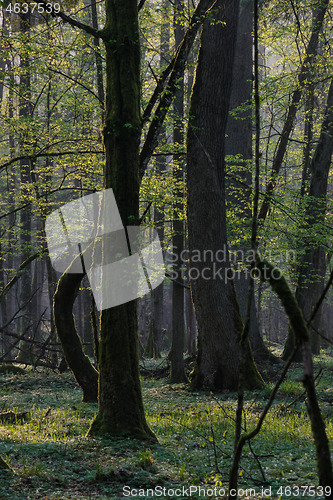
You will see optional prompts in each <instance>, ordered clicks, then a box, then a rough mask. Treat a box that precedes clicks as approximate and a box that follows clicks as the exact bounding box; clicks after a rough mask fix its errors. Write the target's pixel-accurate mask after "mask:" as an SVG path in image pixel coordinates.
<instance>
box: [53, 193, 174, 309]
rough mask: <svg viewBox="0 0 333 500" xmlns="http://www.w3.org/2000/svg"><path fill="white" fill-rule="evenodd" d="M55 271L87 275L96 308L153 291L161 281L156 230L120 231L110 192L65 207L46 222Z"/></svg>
mask: <svg viewBox="0 0 333 500" xmlns="http://www.w3.org/2000/svg"><path fill="white" fill-rule="evenodd" d="M45 231H46V239H47V245H48V249H49V254H50V258H51V262H52V265H53V267H54V268H55V269H56V270H57V271H60V272H65V271H66V272H67V273H87V276H88V279H89V282H90V285H91V289H92V292H93V295H94V298H95V302H96V306H97V309H98V310H100V311H101V310H102V309H108V308H110V307H115V306H117V305H120V304H124V303H126V302H129V301H130V300H133V299H136V298H138V297H142V296H143V295H145V294H147V293H149V292H151V291H152V290H153V289H154V288H156V287H157V286H158V285H159V284H160V283H162V281H163V280H164V275H165V267H164V262H163V254H162V248H161V244H160V240H159V236H158V234H157V231H156V230H155V229H152V228H148V227H140V226H128V227H124V226H123V224H122V221H121V218H120V214H119V211H118V207H117V203H116V200H115V197H114V194H113V191H112V189H107V190H105V191H100V192H98V193H94V194H90V195H88V196H84V197H83V198H79V199H77V200H75V201H72V202H70V203H67V204H66V205H64V206H63V207H61V208H59V209H58V210H55V211H54V212H52V213H51V214H50V215H49V216H48V217H47V219H46V223H45Z"/></svg>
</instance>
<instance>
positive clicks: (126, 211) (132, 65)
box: [89, 0, 154, 439]
mask: <svg viewBox="0 0 333 500" xmlns="http://www.w3.org/2000/svg"><path fill="white" fill-rule="evenodd" d="M105 7H106V23H105V26H104V29H103V41H104V43H105V49H106V81H107V83H106V111H105V127H104V145H105V153H106V164H105V177H104V185H105V188H112V189H113V192H114V195H115V198H116V201H117V204H118V208H119V212H120V215H121V218H122V221H123V224H124V225H125V226H126V225H130V224H133V223H134V224H135V223H136V224H137V223H138V220H139V144H140V134H141V118H140V43H139V27H138V11H137V2H136V0H128V1H127V2H124V1H123V0H106V4H105ZM100 336H101V338H100V343H99V349H100V350H99V368H100V372H99V398H98V403H99V405H98V413H97V415H96V417H95V419H94V421H93V423H92V425H91V427H90V430H89V434H90V435H105V434H107V433H108V434H117V435H126V434H127V435H131V436H136V437H139V438H144V439H147V438H150V439H152V438H153V437H154V434H153V433H152V431H151V430H150V429H149V427H148V425H147V423H146V419H145V414H144V408H143V402H142V394H141V386H140V378H139V358H138V336H137V314H136V301H131V302H127V303H125V304H122V305H119V306H117V307H113V308H111V309H105V310H103V311H102V315H101V330H100Z"/></svg>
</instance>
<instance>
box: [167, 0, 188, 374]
mask: <svg viewBox="0 0 333 500" xmlns="http://www.w3.org/2000/svg"><path fill="white" fill-rule="evenodd" d="M184 8H185V7H184V1H183V0H176V1H175V3H174V33H175V44H176V47H178V45H179V44H180V42H181V41H182V39H183V36H184V33H185V29H184V26H183V22H184V20H183V17H182V14H183V11H184ZM174 112H175V119H174V131H173V142H174V147H176V148H181V147H182V146H183V143H184V130H183V116H184V79H183V78H182V79H181V81H180V82H179V83H178V89H177V91H176V94H175V101H174ZM173 178H174V181H175V186H176V188H175V191H174V211H173V238H172V240H173V241H172V246H173V253H175V254H177V255H181V252H182V251H183V249H184V223H183V220H182V219H180V214H179V212H181V211H182V210H183V202H182V199H183V197H184V190H183V188H182V187H179V185H180V186H182V184H183V182H184V158H183V156H182V155H177V154H176V155H174V171H173ZM178 262H180V259H178ZM183 285H184V279H183V276H182V273H179V274H178V277H177V280H176V281H174V282H173V286H172V341H171V350H170V353H169V359H170V382H172V383H180V382H184V381H185V380H186V376H185V369H184V346H185V316H184V313H185V309H184V299H185V297H184V286H183Z"/></svg>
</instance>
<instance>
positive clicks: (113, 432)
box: [87, 412, 157, 443]
mask: <svg viewBox="0 0 333 500" xmlns="http://www.w3.org/2000/svg"><path fill="white" fill-rule="evenodd" d="M87 436H99V437H108V436H118V437H124V438H127V437H131V438H133V439H139V440H140V441H149V442H151V443H156V442H157V438H156V436H155V434H154V433H153V432H152V430H151V429H149V427H148V426H145V425H144V426H142V425H138V426H137V427H135V426H133V425H131V426H130V427H129V428H127V429H126V423H124V426H120V425H114V422H113V421H112V420H110V418H108V415H107V414H106V413H104V412H99V413H98V414H97V415H96V417H95V419H94V420H93V422H92V424H91V426H90V429H89V431H88V433H87Z"/></svg>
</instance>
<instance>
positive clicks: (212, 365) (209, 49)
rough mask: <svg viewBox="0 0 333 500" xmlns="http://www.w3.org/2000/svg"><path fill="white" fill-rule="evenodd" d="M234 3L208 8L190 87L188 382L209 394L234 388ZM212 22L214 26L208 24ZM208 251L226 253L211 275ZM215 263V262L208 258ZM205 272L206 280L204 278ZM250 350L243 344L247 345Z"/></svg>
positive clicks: (237, 327)
mask: <svg viewBox="0 0 333 500" xmlns="http://www.w3.org/2000/svg"><path fill="white" fill-rule="evenodd" d="M238 11H239V4H238V2H231V1H228V0H227V1H225V2H223V1H220V2H217V3H216V4H215V6H214V8H213V9H212V18H211V19H207V20H206V21H205V23H204V25H203V30H202V34H201V46H200V51H199V58H198V64H197V69H196V76H195V83H194V86H193V92H192V99H191V107H190V117H191V119H190V123H189V129H188V138H187V155H188V157H187V161H188V170H187V192H188V202H187V219H188V238H189V250H190V255H191V251H193V250H198V251H199V252H200V256H201V257H200V260H201V261H200V262H196V261H195V259H193V258H192V260H190V270H191V268H195V269H197V277H196V279H193V278H192V277H191V276H190V283H191V292H192V298H193V303H194V307H195V312H196V319H197V323H198V356H197V361H196V367H195V370H194V374H193V379H192V385H193V386H195V387H209V388H214V389H229V390H231V389H235V388H236V387H237V384H238V369H239V340H240V333H241V330H242V320H241V317H240V313H239V308H238V304H237V299H236V292H235V288H234V284H233V281H232V279H230V276H229V274H228V268H229V258H228V254H227V252H226V251H225V250H226V249H227V228H226V207H225V146H224V135H225V130H226V124H227V117H228V110H229V100H230V92H231V81H232V66H233V59H234V52H235V44H236V35H237V20H238ZM212 20H214V22H212ZM207 249H209V250H210V251H212V254H213V255H214V256H217V255H219V252H221V250H222V251H223V250H224V251H225V256H224V258H223V259H221V260H222V262H221V263H219V267H221V274H220V275H215V276H214V274H213V273H214V266H213V262H209V261H208V262H207V260H206V259H204V255H205V252H206V251H207ZM213 260H214V261H215V264H216V257H214V258H213ZM204 268H208V269H209V271H210V278H211V279H208V280H207V279H205V276H203V273H204V272H205V271H204ZM248 347H249V346H248ZM247 381H248V385H249V387H256V386H258V385H260V384H261V380H260V376H259V374H258V372H257V370H256V368H255V365H254V362H253V357H252V354H251V350H250V347H249V357H248V378H247Z"/></svg>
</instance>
